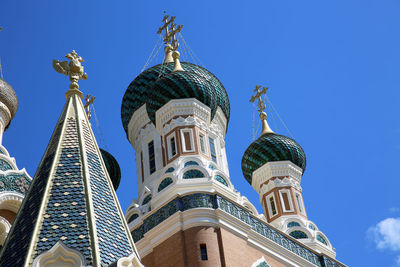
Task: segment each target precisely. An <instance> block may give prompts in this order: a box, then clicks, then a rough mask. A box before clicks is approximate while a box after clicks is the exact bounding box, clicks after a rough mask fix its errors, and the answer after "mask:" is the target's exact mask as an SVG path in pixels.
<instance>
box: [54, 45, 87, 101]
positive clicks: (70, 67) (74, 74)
mask: <svg viewBox="0 0 400 267" xmlns="http://www.w3.org/2000/svg"><path fill="white" fill-rule="evenodd" d="M65 57H66V58H67V59H69V60H70V62H68V61H58V60H55V59H53V68H54V69H55V70H56V71H57V72H58V73H62V74H65V75H68V76H69V80H70V81H71V84H70V85H69V90H68V92H67V93H66V94H65V97H66V98H67V99H68V97H69V96H70V95H71V94H73V93H76V94H78V95H79V96H80V98H81V99H82V98H83V94H82V92H81V91H79V85H78V81H79V80H80V79H82V80H86V79H87V77H88V76H87V74H86V73H85V72H84V71H83V66H82V64H81V62H83V59H82V57H80V56H79V55H78V54H77V53H76V52H75V50H72V52H71V53H68V54H66V55H65Z"/></svg>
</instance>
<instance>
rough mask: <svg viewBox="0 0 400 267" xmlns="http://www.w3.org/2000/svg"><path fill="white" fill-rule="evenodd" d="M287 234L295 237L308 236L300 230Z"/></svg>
mask: <svg viewBox="0 0 400 267" xmlns="http://www.w3.org/2000/svg"><path fill="white" fill-rule="evenodd" d="M289 235H290V236H292V237H294V238H296V239H303V238H308V236H307V234H306V233H304V232H302V231H293V232H291V233H290V234H289Z"/></svg>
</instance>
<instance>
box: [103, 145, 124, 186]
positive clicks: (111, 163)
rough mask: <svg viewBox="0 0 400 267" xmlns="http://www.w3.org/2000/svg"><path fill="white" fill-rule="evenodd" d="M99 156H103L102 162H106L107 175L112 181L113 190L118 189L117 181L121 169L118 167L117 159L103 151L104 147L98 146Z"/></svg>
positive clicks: (119, 180) (118, 180) (119, 177)
mask: <svg viewBox="0 0 400 267" xmlns="http://www.w3.org/2000/svg"><path fill="white" fill-rule="evenodd" d="M100 152H101V156H102V157H103V160H104V163H105V164H106V168H107V172H108V175H109V176H110V179H111V181H112V184H113V187H114V190H115V191H116V190H117V189H118V186H119V183H120V182H121V169H120V168H119V164H118V162H117V160H116V159H115V158H114V157H113V155H111V154H110V153H108V152H107V151H105V150H104V149H102V148H100Z"/></svg>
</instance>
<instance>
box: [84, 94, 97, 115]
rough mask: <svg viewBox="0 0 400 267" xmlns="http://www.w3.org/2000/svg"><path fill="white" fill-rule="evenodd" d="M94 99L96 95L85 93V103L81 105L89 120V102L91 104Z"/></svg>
mask: <svg viewBox="0 0 400 267" xmlns="http://www.w3.org/2000/svg"><path fill="white" fill-rule="evenodd" d="M95 99H96V97H95V96H92V95H86V97H85V105H84V106H83V108H84V109H85V112H86V115H87V117H88V120H90V118H91V117H92V114H91V113H90V108H89V106H90V105H91V104H93V102H94V100H95Z"/></svg>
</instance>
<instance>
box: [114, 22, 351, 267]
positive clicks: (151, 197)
mask: <svg viewBox="0 0 400 267" xmlns="http://www.w3.org/2000/svg"><path fill="white" fill-rule="evenodd" d="M181 29H182V26H177V25H176V24H175V17H169V16H165V17H164V19H163V26H162V27H161V28H160V29H159V31H158V33H159V34H160V33H162V32H165V34H164V44H165V47H164V51H165V57H164V61H163V63H162V64H158V65H155V66H153V67H150V68H148V69H146V70H144V71H143V72H142V73H140V74H139V75H138V76H137V77H136V78H135V79H134V80H133V81H132V82H131V84H130V85H129V87H128V89H127V90H126V92H125V95H124V97H123V100H122V106H121V119H122V123H123V126H124V129H125V131H126V134H127V138H128V140H129V142H130V143H131V145H132V146H133V148H134V149H135V156H136V166H137V183H138V198H137V199H135V200H134V201H133V202H132V204H131V205H130V206H129V207H128V209H127V211H126V213H125V216H126V218H127V221H128V225H129V228H130V230H131V234H132V237H133V239H134V241H135V244H136V246H137V248H138V252H139V254H140V255H141V258H142V262H143V263H144V264H145V265H146V266H147V267H152V266H174V267H175V266H254V267H255V266H257V267H259V266H274V267H275V266H319V267H323V266H344V265H343V264H341V263H340V262H338V261H336V260H335V259H334V258H333V257H332V256H330V255H328V254H326V253H324V252H323V251H316V250H314V249H312V248H310V247H309V246H308V245H306V244H305V243H302V242H300V241H298V240H297V239H295V238H294V237H292V236H290V235H287V234H285V233H284V232H282V231H281V230H280V229H277V228H276V227H275V226H273V225H271V224H270V223H269V222H268V221H267V219H266V218H265V216H264V215H263V214H259V213H258V211H257V210H256V209H255V207H254V206H253V205H252V203H251V202H250V201H249V200H248V199H247V198H246V197H245V196H242V195H241V194H240V193H239V192H238V191H237V190H236V189H235V188H234V186H233V184H232V182H231V180H230V173H229V167H228V163H227V155H226V149H225V134H226V131H227V128H228V127H227V126H228V122H229V117H230V105H229V98H228V94H227V92H226V90H225V88H224V86H223V85H222V83H221V82H220V81H219V80H218V78H216V76H215V75H214V74H212V73H211V72H210V71H208V70H207V69H205V68H203V67H200V66H198V65H195V64H192V63H189V62H180V55H179V52H178V51H177V50H178V47H179V43H178V40H177V34H178V33H179V32H180V31H181Z"/></svg>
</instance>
